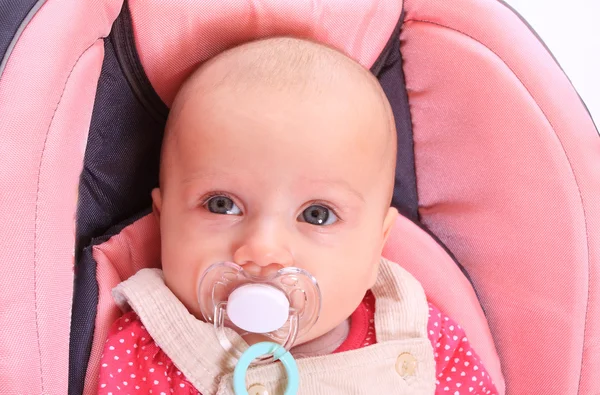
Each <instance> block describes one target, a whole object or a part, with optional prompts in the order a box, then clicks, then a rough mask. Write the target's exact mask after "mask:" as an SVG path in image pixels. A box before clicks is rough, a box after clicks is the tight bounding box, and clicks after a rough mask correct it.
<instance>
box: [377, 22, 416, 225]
mask: <svg viewBox="0 0 600 395" xmlns="http://www.w3.org/2000/svg"><path fill="white" fill-rule="evenodd" d="M403 19H404V12H403V13H402V15H401V17H400V22H399V23H398V25H397V26H396V29H395V30H394V32H393V33H392V36H391V38H390V41H389V42H388V43H387V45H386V47H385V49H384V50H383V52H382V54H381V56H380V57H379V59H377V61H376V62H375V64H374V65H373V67H372V68H371V71H372V72H373V73H374V74H375V76H376V77H377V78H378V79H379V83H380V84H381V86H382V88H383V91H384V92H385V94H386V96H387V98H388V100H389V102H390V105H391V107H392V112H393V113H394V118H395V121H396V133H397V136H398V159H397V161H396V180H395V184H394V196H393V197H392V205H393V206H394V207H396V208H397V209H398V211H399V212H400V213H401V214H402V215H404V216H405V217H407V218H409V219H411V220H412V221H415V222H416V221H418V219H419V214H418V207H419V205H418V198H417V177H416V174H415V155H414V151H413V133H412V121H411V116H410V109H409V106H408V94H407V93H406V85H405V83H404V72H403V70H402V56H401V55H400V28H401V25H402V21H403Z"/></svg>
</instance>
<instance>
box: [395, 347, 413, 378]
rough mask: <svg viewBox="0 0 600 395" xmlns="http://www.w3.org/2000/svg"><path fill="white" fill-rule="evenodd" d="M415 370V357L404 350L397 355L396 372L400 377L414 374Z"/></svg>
mask: <svg viewBox="0 0 600 395" xmlns="http://www.w3.org/2000/svg"><path fill="white" fill-rule="evenodd" d="M416 370H417V359H416V358H415V357H413V356H412V355H411V354H409V353H407V352H405V353H402V354H400V355H399V356H398V359H396V372H397V373H398V374H399V375H400V377H402V378H406V377H410V376H414V375H415V371H416Z"/></svg>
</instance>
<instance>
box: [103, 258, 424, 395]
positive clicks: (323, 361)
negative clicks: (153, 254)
mask: <svg viewBox="0 0 600 395" xmlns="http://www.w3.org/2000/svg"><path fill="white" fill-rule="evenodd" d="M372 292H373V294H374V295H375V299H376V306H375V330H376V336H377V344H375V345H372V346H368V347H364V348H361V349H358V350H352V351H347V352H342V353H337V354H331V355H325V356H319V357H308V358H302V359H298V360H297V361H296V362H297V364H298V370H299V373H300V389H299V394H318V395H321V394H322V395H336V394H340V395H342V394H343V395H348V394H377V395H388V394H399V395H403V394H433V393H434V392H435V361H434V357H433V349H432V346H431V342H430V341H429V339H428V337H427V321H428V313H429V309H428V305H427V301H426V298H425V293H424V291H423V288H422V287H421V285H420V284H419V282H418V281H417V280H416V279H415V278H414V277H412V276H411V275H410V274H409V273H408V272H406V271H405V270H404V269H402V268H401V267H400V266H399V265H397V264H394V263H390V262H389V261H387V260H385V259H382V260H381V268H380V271H379V276H378V279H377V282H376V284H375V286H374V287H373V288H372ZM113 295H114V297H115V300H116V301H117V303H119V304H120V305H121V306H122V307H123V308H125V307H126V306H130V307H131V308H132V309H133V310H134V311H135V312H136V313H137V314H138V315H139V317H140V319H141V320H142V322H143V323H144V326H145V327H146V329H147V330H148V332H149V333H150V335H151V336H152V337H153V339H154V340H155V342H156V344H157V345H158V346H159V347H160V348H161V349H162V350H163V351H164V352H165V353H166V355H167V356H168V357H169V358H171V360H172V361H173V363H174V364H175V365H176V366H177V367H178V368H179V370H181V372H182V373H183V374H184V375H185V377H186V378H187V379H188V380H189V381H190V382H191V383H192V384H193V385H194V386H195V387H196V388H197V389H198V391H200V392H201V393H202V394H203V395H212V394H223V395H224V394H233V393H234V392H233V385H232V376H233V369H234V367H235V362H236V360H235V359H233V358H232V357H230V356H229V354H228V353H227V352H226V351H225V350H224V349H223V348H222V347H221V344H220V343H219V341H218V340H217V337H216V334H215V331H214V329H213V326H212V325H210V324H207V323H205V322H202V321H199V320H197V319H196V318H195V317H194V316H192V315H191V314H190V313H189V312H188V311H187V309H186V308H185V306H183V304H182V303H181V302H180V301H179V300H178V299H177V298H176V297H175V295H173V293H172V292H171V291H170V290H169V288H167V286H166V285H165V283H164V281H163V276H162V272H161V271H160V270H158V269H144V270H141V271H140V272H138V273H137V274H136V275H134V276H133V277H131V278H130V279H128V280H127V281H125V282H123V283H121V284H119V286H117V287H116V288H115V289H114V290H113ZM232 336H237V335H235V334H232ZM238 340H240V339H238ZM246 383H247V384H248V392H249V394H250V395H259V394H260V395H263V394H271V395H275V394H283V391H284V388H285V384H286V380H285V370H284V369H283V366H282V365H281V363H279V362H275V363H272V364H268V365H262V366H256V367H250V368H249V369H248V373H247V376H246ZM265 389H266V391H267V392H265Z"/></svg>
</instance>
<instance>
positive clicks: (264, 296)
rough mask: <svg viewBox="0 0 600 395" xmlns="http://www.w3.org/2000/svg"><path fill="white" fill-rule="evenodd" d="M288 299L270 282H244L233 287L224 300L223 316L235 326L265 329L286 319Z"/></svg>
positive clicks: (271, 328) (270, 328)
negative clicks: (225, 311) (225, 304)
mask: <svg viewBox="0 0 600 395" xmlns="http://www.w3.org/2000/svg"><path fill="white" fill-rule="evenodd" d="M289 310H290V302H289V301H288V299H287V297H286V296H285V294H284V293H283V292H281V291H280V290H278V289H277V288H274V287H272V286H270V285H265V284H247V285H243V286H241V287H239V288H237V289H236V290H234V291H233V292H232V293H231V295H229V298H228V300H227V316H228V317H229V319H230V320H231V322H233V324H235V325H236V326H237V327H238V328H240V329H243V330H245V331H248V332H252V333H268V332H272V331H276V330H278V329H279V328H281V327H282V326H283V325H284V324H285V323H286V321H287V320H288V316H289Z"/></svg>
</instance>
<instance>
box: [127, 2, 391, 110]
mask: <svg viewBox="0 0 600 395" xmlns="http://www.w3.org/2000/svg"><path fill="white" fill-rule="evenodd" d="M129 8H130V10H131V17H132V20H133V26H134V34H135V39H136V45H137V48H138V52H139V56H140V59H141V62H142V65H143V66H144V70H145V72H146V74H147V75H148V79H149V80H150V82H151V83H152V86H153V87H154V89H155V90H156V92H157V93H158V95H159V96H160V97H161V98H162V100H163V101H164V102H165V103H166V104H167V105H170V104H171V102H172V101H173V97H174V96H175V93H176V92H177V90H178V88H179V86H180V85H181V83H182V82H183V80H184V79H185V78H186V77H187V76H188V75H189V74H190V73H191V72H192V71H193V70H194V69H195V67H197V65H198V64H199V63H201V62H203V61H205V60H207V59H209V58H211V57H213V56H214V55H216V54H218V53H219V52H222V51H223V50H225V49H227V48H229V47H232V46H234V45H237V44H241V43H243V42H246V41H251V40H254V39H258V38H262V37H268V36H278V35H293V36H295V37H304V38H308V39H314V40H316V41H319V42H322V43H326V44H329V45H331V46H333V47H335V48H337V49H339V50H341V51H343V52H344V53H346V54H348V55H349V56H351V57H352V58H354V59H356V60H357V61H358V62H360V63H361V64H362V65H364V66H365V67H371V65H372V64H373V63H374V62H375V60H376V59H377V57H378V56H379V54H380V53H381V52H382V50H383V48H384V47H385V45H386V43H387V42H388V40H389V38H390V36H391V34H392V31H393V30H394V28H395V27H396V25H397V23H398V20H399V19H400V13H401V10H402V0H388V1H378V0H352V1H348V0H312V1H298V0H204V1H196V0H170V1H163V0H130V1H129Z"/></svg>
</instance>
